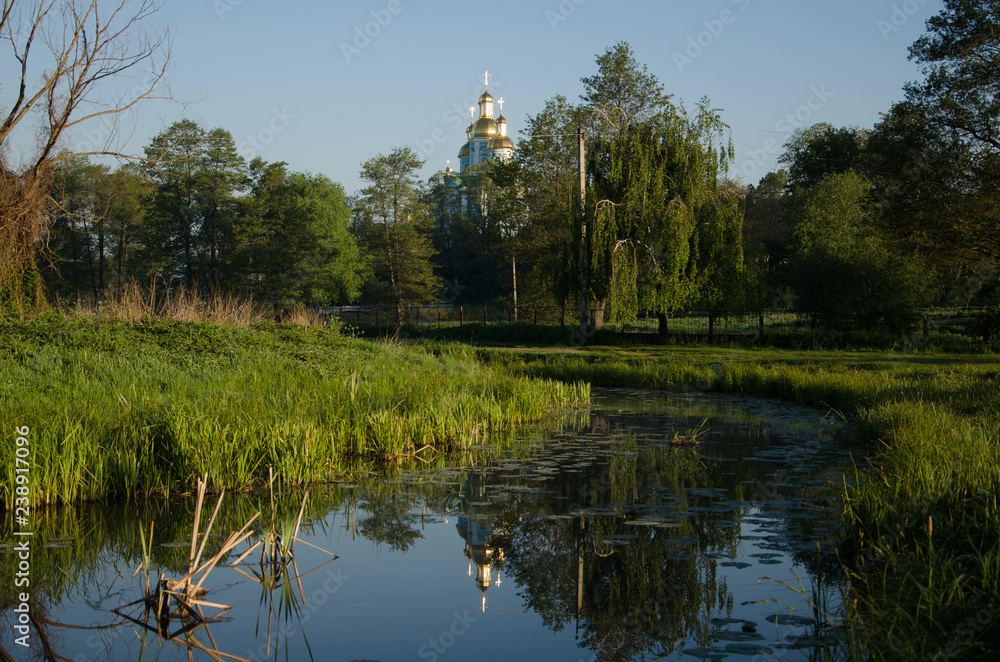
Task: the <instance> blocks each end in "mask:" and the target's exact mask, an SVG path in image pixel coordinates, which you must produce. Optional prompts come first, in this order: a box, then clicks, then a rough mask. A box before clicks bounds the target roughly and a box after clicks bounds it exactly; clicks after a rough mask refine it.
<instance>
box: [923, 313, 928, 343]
mask: <svg viewBox="0 0 1000 662" xmlns="http://www.w3.org/2000/svg"><path fill="white" fill-rule="evenodd" d="M927 335H928V334H927V315H924V340H927Z"/></svg>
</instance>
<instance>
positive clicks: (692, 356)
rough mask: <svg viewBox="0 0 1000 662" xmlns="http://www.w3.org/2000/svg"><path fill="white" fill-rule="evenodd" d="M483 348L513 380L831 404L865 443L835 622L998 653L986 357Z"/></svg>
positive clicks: (991, 402)
mask: <svg viewBox="0 0 1000 662" xmlns="http://www.w3.org/2000/svg"><path fill="white" fill-rule="evenodd" d="M481 354H482V355H483V357H484V358H485V359H486V360H487V361H488V362H489V363H491V364H494V365H503V366H504V367H505V368H506V369H508V370H511V371H512V372H514V373H515V374H520V375H525V376H535V377H545V378H555V379H566V380H581V379H582V380H586V381H588V382H590V383H592V384H593V385H603V386H632V387H645V388H665V389H674V390H685V389H700V390H705V391H711V390H719V391H730V392H741V393H749V394H754V395H760V396H766V397H778V398H783V399H787V400H795V401H798V402H802V403H808V404H814V405H822V406H827V407H831V408H833V409H835V410H837V411H839V412H840V413H841V414H843V415H844V416H845V417H847V418H848V419H849V420H850V421H853V423H854V426H853V430H854V440H855V442H856V443H857V444H859V446H860V447H861V448H862V449H863V452H862V453H860V455H861V456H862V458H863V459H859V464H858V469H857V477H856V480H855V481H851V482H849V483H848V484H845V486H844V489H843V493H842V503H843V506H844V527H845V531H844V534H845V535H844V544H843V546H842V552H841V553H842V557H841V561H842V563H843V564H844V565H845V567H846V568H847V570H848V572H849V573H850V578H851V583H850V594H849V599H848V607H849V608H848V612H847V617H848V619H849V622H850V623H851V624H852V626H853V628H854V631H855V633H857V634H858V635H859V636H860V637H861V638H862V640H863V641H864V642H865V643H864V645H863V647H862V648H860V649H858V650H856V651H854V653H855V654H856V656H857V657H859V658H865V659H878V660H883V659H886V660H894V659H898V660H916V659H920V660H925V659H926V660H930V659H955V660H958V659H962V660H969V659H996V656H997V655H1000V634H998V633H1000V509H998V503H997V500H998V494H1000V362H998V360H997V359H995V358H991V357H988V356H982V355H975V356H972V355H969V356H955V355H935V354H926V353H925V354H910V355H907V354H895V353H875V352H867V353H866V352H819V353H816V352H802V351H774V350H757V351H743V350H719V349H716V348H709V347H682V348H658V349H635V350H625V349H620V348H615V349H612V348H595V349H593V350H552V351H544V352H543V351H531V350H521V351H510V350H481ZM866 461H868V462H870V463H871V464H870V466H868V465H866Z"/></svg>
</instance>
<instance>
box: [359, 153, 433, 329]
mask: <svg viewBox="0 0 1000 662" xmlns="http://www.w3.org/2000/svg"><path fill="white" fill-rule="evenodd" d="M421 166H423V161H421V160H420V159H419V158H417V155H416V153H414V151H413V150H412V149H410V148H409V147H402V148H400V147H397V148H394V149H393V150H392V152H391V153H390V154H389V155H388V156H385V155H382V154H379V155H378V156H376V157H374V158H372V159H369V160H368V161H365V163H364V164H363V165H362V167H361V178H362V179H363V180H365V181H366V182H368V186H366V187H365V188H364V189H363V190H362V191H361V197H360V198H359V200H358V202H357V213H358V215H359V219H358V220H357V221H356V223H355V233H356V235H357V237H358V241H359V243H360V244H361V245H362V246H363V247H364V249H365V250H366V252H367V254H368V257H369V260H370V263H371V269H372V279H371V280H370V281H369V283H368V292H367V295H366V298H367V300H368V301H372V302H392V303H393V304H394V305H395V306H396V310H397V323H401V322H402V319H401V317H402V312H401V309H402V306H404V305H407V304H421V303H428V302H431V301H434V300H435V299H436V297H437V294H438V293H439V292H440V291H441V281H440V279H439V278H438V277H437V276H436V275H435V274H434V270H433V265H432V262H431V258H432V256H433V252H434V249H433V246H432V244H431V232H432V229H433V220H432V217H431V215H430V213H429V212H428V209H427V207H426V205H425V203H424V201H423V200H422V199H421V196H420V193H419V190H418V187H417V180H416V172H417V170H418V169H419V168H420V167H421Z"/></svg>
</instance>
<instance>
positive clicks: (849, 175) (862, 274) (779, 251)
mask: <svg viewBox="0 0 1000 662" xmlns="http://www.w3.org/2000/svg"><path fill="white" fill-rule="evenodd" d="M944 4H945V8H944V10H943V11H942V12H941V13H940V14H939V15H937V16H935V17H934V18H932V19H931V20H930V21H928V24H927V27H928V31H927V33H926V34H925V35H924V36H923V37H921V38H920V39H919V40H917V41H916V42H915V43H914V44H913V46H912V47H911V48H910V59H911V60H914V61H916V62H918V63H920V64H921V65H923V71H924V74H925V77H924V80H923V81H920V82H914V83H911V84H909V85H907V86H906V87H905V89H904V94H905V97H904V99H903V100H902V101H900V102H898V103H896V104H895V105H894V106H893V107H892V108H891V109H890V110H889V111H888V112H886V113H884V114H883V116H882V120H881V121H880V122H879V123H878V124H877V125H876V126H875V127H873V128H872V129H870V130H864V129H861V128H857V127H834V126H831V125H828V124H818V125H815V126H813V127H811V128H808V129H803V130H799V131H798V132H796V134H794V135H793V136H792V137H791V139H790V140H789V141H788V142H787V143H786V145H785V147H786V150H785V153H784V154H783V155H782V157H781V160H782V161H783V165H786V166H787V168H786V169H783V170H780V171H778V172H772V173H769V174H768V175H767V176H765V177H764V178H763V179H762V180H761V181H760V183H759V184H758V185H756V186H750V187H747V188H746V190H745V196H746V215H745V224H744V231H745V236H746V238H747V240H748V242H747V243H748V245H750V246H753V247H754V248H753V256H754V257H753V261H754V262H755V263H756V264H758V265H760V266H761V267H762V268H763V270H764V271H765V272H766V274H767V278H768V282H769V284H770V285H771V286H772V289H773V290H774V291H776V292H778V293H779V294H781V295H783V299H784V302H785V303H791V304H793V305H795V306H798V307H801V308H807V309H811V310H817V311H826V312H867V313H876V314H877V313H893V312H902V311H906V310H912V309H914V308H916V307H918V306H921V305H926V304H929V303H938V302H940V303H943V304H946V305H968V304H970V303H981V304H995V303H996V302H997V294H1000V290H997V277H998V275H1000V265H998V258H1000V197H998V191H1000V189H998V187H997V184H998V183H1000V124H998V120H1000V105H998V103H1000V100H998V98H997V94H996V91H997V84H998V81H1000V78H998V76H997V72H998V71H1000V50H998V48H997V43H998V41H1000V8H998V6H997V4H996V3H995V2H986V1H984V0H946V1H945V3H944Z"/></svg>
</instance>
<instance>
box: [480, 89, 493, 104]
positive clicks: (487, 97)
mask: <svg viewBox="0 0 1000 662" xmlns="http://www.w3.org/2000/svg"><path fill="white" fill-rule="evenodd" d="M479 103H493V95H492V94H490V93H489V92H483V96H481V97H479Z"/></svg>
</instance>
